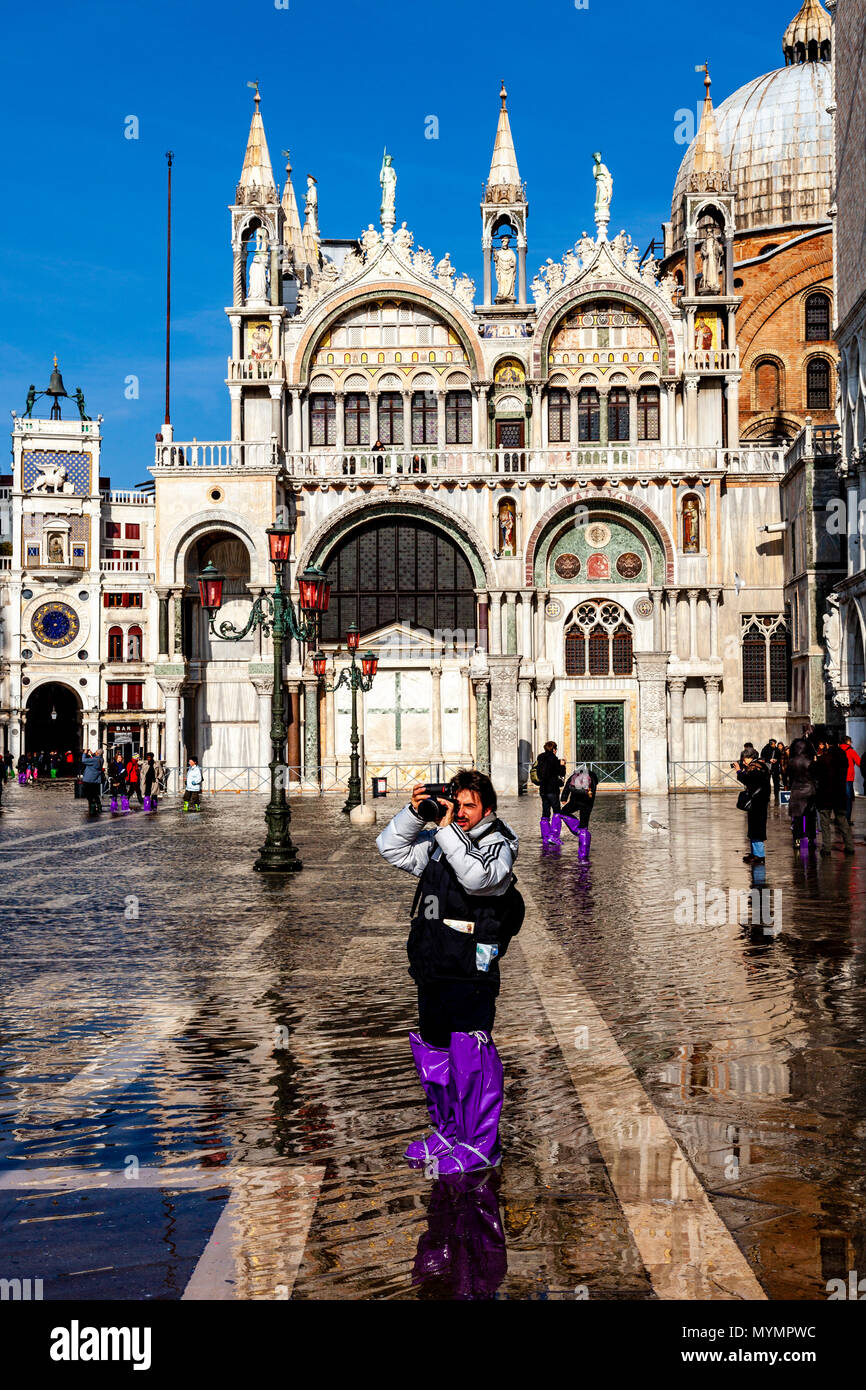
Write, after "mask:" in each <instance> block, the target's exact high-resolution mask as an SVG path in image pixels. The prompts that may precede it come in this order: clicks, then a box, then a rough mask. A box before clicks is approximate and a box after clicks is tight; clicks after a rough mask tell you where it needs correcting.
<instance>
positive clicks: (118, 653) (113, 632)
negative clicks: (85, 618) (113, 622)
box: [108, 627, 123, 661]
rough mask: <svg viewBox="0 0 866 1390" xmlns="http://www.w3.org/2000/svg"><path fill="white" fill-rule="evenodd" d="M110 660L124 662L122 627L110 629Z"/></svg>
mask: <svg viewBox="0 0 866 1390" xmlns="http://www.w3.org/2000/svg"><path fill="white" fill-rule="evenodd" d="M108 659H109V661H122V660H123V629H122V628H120V627H110V628H109V629H108Z"/></svg>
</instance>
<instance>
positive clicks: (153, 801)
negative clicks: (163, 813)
mask: <svg viewBox="0 0 866 1390" xmlns="http://www.w3.org/2000/svg"><path fill="white" fill-rule="evenodd" d="M150 809H151V811H157V810H158V809H159V800H158V798H157V797H155V796H152V797H151V798H150Z"/></svg>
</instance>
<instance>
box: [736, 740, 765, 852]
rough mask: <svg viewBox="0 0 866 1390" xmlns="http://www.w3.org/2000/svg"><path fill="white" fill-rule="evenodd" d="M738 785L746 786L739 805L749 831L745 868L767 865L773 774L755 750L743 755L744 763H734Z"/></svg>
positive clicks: (746, 750) (745, 749) (747, 747)
mask: <svg viewBox="0 0 866 1390" xmlns="http://www.w3.org/2000/svg"><path fill="white" fill-rule="evenodd" d="M733 766H734V771H735V772H736V774H737V781H738V782H742V784H743V790H742V791H741V792H740V795H739V797H738V798H737V805H738V807H739V808H740V810H741V811H745V812H746V827H747V833H748V836H749V842H750V849H749V853H748V854H744V855H743V863H744V864H763V862H764V859H765V857H766V856H765V850H764V846H765V841H766V838H767V808H768V806H769V805H770V770H769V768H768V767H767V764H766V763H763V762H761V759H760V758H759V757H758V756H757V754H756V752H755V750H754V748H753V747H752V746H751V745H747V746H746V747H745V748H744V749H743V751H742V753H741V754H740V761H739V762H737V763H734V765H733Z"/></svg>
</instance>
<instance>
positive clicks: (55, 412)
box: [45, 353, 67, 420]
mask: <svg viewBox="0 0 866 1390" xmlns="http://www.w3.org/2000/svg"><path fill="white" fill-rule="evenodd" d="M45 394H46V396H53V397H54V399H53V401H52V403H51V415H50V419H52V420H59V419H60V397H61V396H66V394H67V392H66V387H65V386H64V385H63V377H62V376H61V375H60V373H59V371H58V370H57V353H55V354H54V371H53V372H52V373H51V380H50V381H49V383H48V386H47V387H46V389H45Z"/></svg>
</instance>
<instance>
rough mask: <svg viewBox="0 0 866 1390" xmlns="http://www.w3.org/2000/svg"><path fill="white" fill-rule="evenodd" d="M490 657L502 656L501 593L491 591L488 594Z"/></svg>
mask: <svg viewBox="0 0 866 1390" xmlns="http://www.w3.org/2000/svg"><path fill="white" fill-rule="evenodd" d="M488 637H489V641H490V655H491V656H501V654H502V593H501V592H498V591H496V590H492V591H491V593H490V630H489V634H488Z"/></svg>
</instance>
